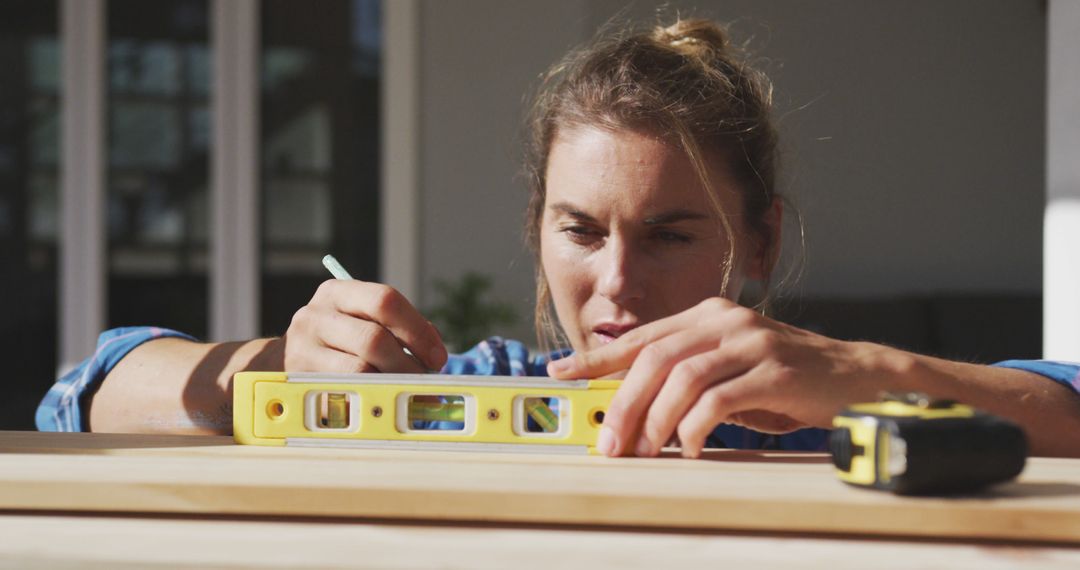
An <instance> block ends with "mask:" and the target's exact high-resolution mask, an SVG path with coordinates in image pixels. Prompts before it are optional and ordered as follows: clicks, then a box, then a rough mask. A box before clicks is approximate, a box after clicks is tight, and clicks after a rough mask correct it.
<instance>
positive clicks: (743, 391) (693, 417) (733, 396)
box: [677, 372, 775, 457]
mask: <svg viewBox="0 0 1080 570" xmlns="http://www.w3.org/2000/svg"><path fill="white" fill-rule="evenodd" d="M768 384H769V383H768V382H767V381H763V379H762V378H761V377H760V375H759V374H755V373H754V372H751V373H749V374H745V375H743V376H741V377H739V378H736V379H734V380H730V381H728V382H724V383H723V384H717V385H715V386H713V387H712V388H709V389H708V390H706V391H705V392H704V393H702V394H701V397H700V398H698V400H697V402H695V403H694V405H693V407H691V408H690V411H689V412H687V413H686V416H685V417H683V419H682V420H681V421H680V422H679V426H678V428H677V430H678V434H679V440H680V441H681V442H682V453H683V456H684V457H699V456H701V450H702V449H703V448H704V447H705V438H706V437H708V435H709V434H710V433H712V431H713V430H714V429H716V426H718V425H720V423H722V422H724V421H726V420H727V419H728V418H729V417H730V416H732V415H734V414H737V413H738V412H742V411H746V410H756V409H768V399H769V394H768V389H767V388H766V387H767V386H768ZM773 396H774V397H775V394H774V395H773Z"/></svg>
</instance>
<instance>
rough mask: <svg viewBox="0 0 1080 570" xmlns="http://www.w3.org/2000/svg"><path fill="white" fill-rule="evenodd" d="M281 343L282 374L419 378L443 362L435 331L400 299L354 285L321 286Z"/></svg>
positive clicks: (378, 287)
mask: <svg viewBox="0 0 1080 570" xmlns="http://www.w3.org/2000/svg"><path fill="white" fill-rule="evenodd" d="M284 340H285V370H286V371H287V372H409V373H423V372H427V371H428V370H429V369H430V370H439V369H441V368H442V366H443V365H444V364H445V363H446V358H447V353H446V347H445V346H443V342H442V337H441V336H440V335H439V332H438V331H437V330H436V329H435V326H434V325H432V324H431V323H430V322H429V321H428V320H427V319H425V318H424V317H423V316H422V315H421V314H420V312H419V311H417V310H416V308H415V307H413V306H412V303H410V302H409V300H408V299H406V298H405V296H404V295H402V294H401V293H400V292H398V291H397V290H395V289H394V288H393V287H390V286H388V285H383V284H380V283H367V282H364V281H355V280H342V279H331V280H328V281H325V282H323V284H322V285H320V286H319V289H318V290H317V291H315V295H314V296H313V297H312V298H311V301H309V302H308V304H307V305H305V306H303V307H301V308H300V310H298V311H296V314H295V315H293V318H292V323H290V324H289V330H288V332H286V333H285V339H284ZM403 348H408V349H409V351H410V352H412V354H413V355H414V356H409V355H408V354H406V353H405V352H404V351H403V350H402V349H403Z"/></svg>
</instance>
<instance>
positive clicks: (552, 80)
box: [525, 19, 779, 350]
mask: <svg viewBox="0 0 1080 570" xmlns="http://www.w3.org/2000/svg"><path fill="white" fill-rule="evenodd" d="M574 127H599V128H604V129H609V130H612V131H615V130H625V129H640V130H645V131H648V132H650V133H652V134H655V135H657V136H659V137H661V138H662V139H663V140H666V141H669V142H670V143H672V144H676V145H678V146H679V148H681V149H682V151H683V152H685V154H686V156H687V157H688V158H689V160H690V162H691V164H692V165H693V167H694V170H695V172H696V174H697V176H698V178H699V180H700V182H701V184H702V187H703V188H705V189H706V193H707V195H708V198H709V200H710V203H711V205H712V206H713V208H714V209H715V210H716V213H717V215H718V218H719V219H720V221H721V224H722V226H723V231H724V233H725V234H726V236H727V238H728V244H729V250H728V256H727V262H726V263H725V267H724V276H723V281H722V283H723V284H722V287H721V291H719V292H718V294H720V295H724V294H725V293H726V292H727V289H728V284H729V282H730V279H731V272H732V261H733V260H734V258H735V251H736V249H735V247H736V242H735V234H734V230H733V228H732V224H731V222H730V220H729V219H728V217H727V216H726V215H725V212H724V211H723V208H722V207H721V201H720V199H719V196H718V195H717V191H716V189H715V188H714V187H713V185H712V184H710V181H709V168H708V167H707V158H712V157H715V156H722V157H724V159H726V161H727V166H729V167H730V168H731V171H732V172H733V174H734V175H735V178H736V180H737V181H738V183H739V184H738V189H739V191H740V194H741V198H742V204H743V218H744V222H745V223H746V225H747V227H748V228H750V230H751V232H752V233H753V234H754V236H755V237H756V239H758V240H760V241H759V244H760V245H761V248H762V251H763V252H766V255H768V256H769V257H767V258H766V259H771V258H772V257H773V254H774V253H775V251H776V249H777V248H778V247H779V244H777V243H773V242H774V241H775V240H774V234H773V232H772V230H771V229H770V228H769V226H768V223H767V222H766V214H767V212H768V210H769V208H770V207H771V206H772V205H773V202H774V200H776V199H777V198H778V197H777V195H776V189H775V184H776V171H777V167H778V162H779V158H778V151H777V133H776V129H775V127H774V126H773V122H772V84H771V82H770V81H769V79H768V78H767V77H766V76H765V75H764V74H763V73H761V72H760V71H758V70H756V69H754V68H753V67H752V66H751V65H750V64H749V63H747V61H746V58H745V56H744V55H743V54H742V52H741V50H740V49H738V48H736V47H734V46H732V45H731V42H730V41H729V39H728V36H727V33H726V31H725V30H724V29H723V28H722V27H720V26H719V25H717V24H715V23H713V22H710V21H708V20H700V19H678V20H676V21H675V22H674V23H673V24H671V25H668V26H656V27H653V28H650V29H645V30H635V29H633V28H624V29H622V30H616V31H611V30H610V29H607V30H602V31H601V33H600V34H599V35H598V36H597V37H596V38H595V39H594V40H593V41H592V42H590V43H589V44H588V45H586V46H584V47H581V48H578V49H576V50H574V51H572V52H570V53H569V54H568V55H567V56H566V57H565V58H564V59H563V60H562V61H560V62H558V63H556V64H555V65H554V66H553V67H552V68H551V69H549V70H548V71H547V72H546V73H545V74H544V75H543V76H542V82H541V84H540V88H539V89H538V92H537V94H536V96H535V99H534V101H533V104H532V109H531V112H530V114H529V122H528V125H527V130H528V139H527V144H528V146H527V154H526V159H525V175H526V180H527V183H528V185H529V205H528V209H527V210H526V222H525V228H526V241H527V243H528V245H529V247H530V249H531V250H532V251H533V253H534V255H535V256H536V264H537V276H536V309H535V312H536V315H535V317H536V333H537V340H538V341H539V343H540V346H541V347H542V348H543V349H545V350H550V348H551V347H552V343H554V344H566V342H565V341H566V339H565V335H563V334H562V332H561V329H560V328H559V327H558V326H557V324H556V322H555V318H554V317H553V315H552V311H551V292H550V290H549V289H548V284H547V279H546V277H545V275H544V269H543V266H542V264H541V262H540V223H541V220H542V218H543V210H544V202H545V198H546V180H545V176H546V170H547V162H548V157H549V155H550V152H551V146H552V144H553V143H554V141H555V139H556V137H557V135H558V133H559V131H560V130H567V129H570V128H574Z"/></svg>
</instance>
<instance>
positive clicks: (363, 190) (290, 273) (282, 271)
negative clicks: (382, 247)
mask: <svg viewBox="0 0 1080 570" xmlns="http://www.w3.org/2000/svg"><path fill="white" fill-rule="evenodd" d="M380 28H381V25H380V21H379V1H378V0H322V1H320V2H317V3H310V2H294V1H290V0H268V1H265V2H263V3H262V41H263V46H262V54H261V58H260V65H261V78H262V79H261V81H262V84H261V91H262V100H261V108H262V123H261V129H262V132H261V137H262V140H261V149H260V153H261V162H262V172H261V179H262V183H261V188H262V223H261V230H262V231H261V240H262V250H261V262H262V308H261V323H262V331H263V334H267V335H280V334H282V333H283V332H285V329H286V328H287V327H288V325H289V320H290V319H291V318H292V314H293V313H294V312H295V311H296V309H298V308H299V307H300V306H302V305H303V304H305V303H307V301H308V299H310V298H311V295H312V293H314V292H315V288H316V287H317V286H318V284H319V283H320V282H321V281H323V280H324V279H326V278H328V277H329V274H328V273H326V270H325V269H323V267H322V265H321V264H320V260H321V259H322V256H323V255H325V254H326V253H332V254H334V256H336V257H337V258H338V260H340V261H341V263H342V264H343V265H344V266H345V267H346V268H348V270H349V272H350V273H352V275H353V276H355V277H357V278H359V279H367V280H375V279H378V277H379V276H378V275H377V273H376V272H377V268H378V257H377V256H378V251H379V244H378V235H379V219H378V211H379V201H378V198H379V189H378V181H379V171H378V164H379V156H378V144H379V131H378V127H379V109H378V101H379V50H380V43H381V38H380Z"/></svg>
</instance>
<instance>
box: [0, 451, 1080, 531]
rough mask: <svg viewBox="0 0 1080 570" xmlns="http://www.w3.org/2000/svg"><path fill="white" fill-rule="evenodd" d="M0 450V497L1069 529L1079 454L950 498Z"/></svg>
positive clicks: (648, 471) (598, 476)
mask: <svg viewBox="0 0 1080 570" xmlns="http://www.w3.org/2000/svg"><path fill="white" fill-rule="evenodd" d="M204 444H205V445H204ZM0 451H2V453H0V509H25V510H45V511H93V512H140V513H208V514H231V515H259V516H266V515H272V516H285V517H311V516H315V517H366V518H388V519H410V520H428V521H477V522H509V523H526V524H565V525H615V526H625V527H658V528H694V529H735V530H744V531H756V532H763V531H764V532H794V533H808V532H809V533H840V534H851V535H871V536H923V537H935V538H961V539H1008V540H1016V541H1056V542H1069V543H1080V461H1077V460H1068V459H1047V458H1034V459H1031V460H1030V462H1029V465H1028V468H1027V470H1026V471H1025V473H1024V474H1023V475H1022V477H1021V479H1020V481H1018V482H1016V483H1012V484H1008V485H1003V486H1000V487H998V488H996V489H994V490H993V491H992V492H990V493H987V494H983V495H979V496H972V497H965V498H951V499H950V498H910V497H897V496H893V495H889V494H885V493H879V492H874V491H866V490H862V489H855V488H851V487H848V486H846V485H844V484H842V483H840V482H839V481H838V480H837V479H836V478H835V476H834V475H833V473H832V467H831V465H829V464H828V463H827V461H826V458H825V457H824V456H823V455H822V454H809V455H807V454H797V453H760V452H723V451H719V452H716V453H713V454H711V455H710V459H711V460H706V461H700V460H699V461H691V460H683V459H677V458H671V457H663V458H656V459H634V458H623V459H609V458H603V457H572V456H536V455H500V454H476V453H432V452H412V453H410V452H402V451H396V452H395V451H367V450H339V449H310V448H308V449H304V448H300V449H293V448H259V447H251V446H235V445H231V444H229V440H228V439H223V438H183V437H176V436H116V435H114V436H109V435H101V434H74V435H62V436H58V435H57V434H37V433H16V434H13V433H0Z"/></svg>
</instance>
